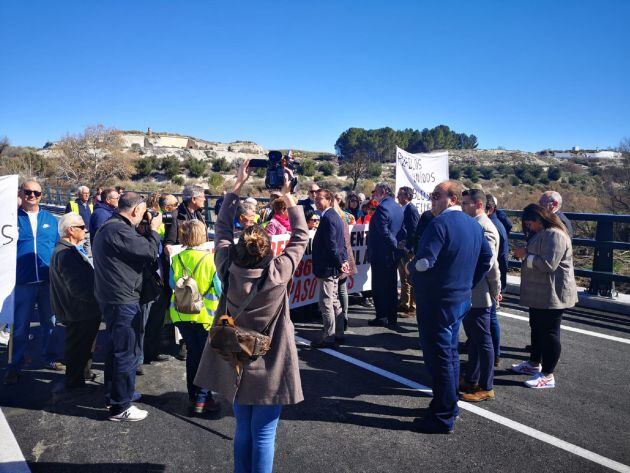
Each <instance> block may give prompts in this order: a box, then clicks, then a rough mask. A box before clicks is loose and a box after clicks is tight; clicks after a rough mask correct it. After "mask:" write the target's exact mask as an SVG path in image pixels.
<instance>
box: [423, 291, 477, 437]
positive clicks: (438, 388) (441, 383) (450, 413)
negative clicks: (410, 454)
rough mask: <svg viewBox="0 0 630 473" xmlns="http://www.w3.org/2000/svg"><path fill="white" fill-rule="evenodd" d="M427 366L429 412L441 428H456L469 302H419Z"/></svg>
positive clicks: (424, 300)
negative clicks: (462, 332) (462, 338)
mask: <svg viewBox="0 0 630 473" xmlns="http://www.w3.org/2000/svg"><path fill="white" fill-rule="evenodd" d="M416 308H417V317H418V327H419V329H420V343H421V344H422V353H423V356H424V364H425V366H426V367H427V370H428V371H429V374H430V375H431V379H432V383H433V386H432V390H433V399H432V400H431V403H430V404H429V410H430V412H431V414H432V416H433V420H434V421H435V422H436V423H437V424H438V425H440V426H442V427H444V428H448V429H452V428H453V423H454V421H455V417H456V416H457V415H458V414H459V408H458V407H457V399H458V395H457V390H458V386H459V351H458V347H459V327H460V325H461V321H462V318H463V317H464V314H465V313H466V312H467V311H468V309H469V308H470V301H466V302H461V303H455V304H452V303H451V304H448V303H440V302H431V301H427V300H426V299H422V300H416Z"/></svg>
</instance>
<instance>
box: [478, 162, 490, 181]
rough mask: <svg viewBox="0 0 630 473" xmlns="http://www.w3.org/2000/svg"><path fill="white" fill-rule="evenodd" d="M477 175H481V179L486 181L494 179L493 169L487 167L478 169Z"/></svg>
mask: <svg viewBox="0 0 630 473" xmlns="http://www.w3.org/2000/svg"><path fill="white" fill-rule="evenodd" d="M479 173H480V174H481V177H483V178H484V179H485V180H486V181H489V180H490V179H492V178H493V177H494V169H492V168H491V167H488V166H483V167H481V168H479Z"/></svg>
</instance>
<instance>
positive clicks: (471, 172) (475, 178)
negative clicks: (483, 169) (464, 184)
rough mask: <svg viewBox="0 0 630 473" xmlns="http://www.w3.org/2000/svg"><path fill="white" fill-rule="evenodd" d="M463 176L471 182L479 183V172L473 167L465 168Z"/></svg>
mask: <svg viewBox="0 0 630 473" xmlns="http://www.w3.org/2000/svg"><path fill="white" fill-rule="evenodd" d="M464 176H466V177H467V178H468V179H470V180H471V181H472V182H479V172H478V171H477V168H476V167H474V166H466V167H465V168H464Z"/></svg>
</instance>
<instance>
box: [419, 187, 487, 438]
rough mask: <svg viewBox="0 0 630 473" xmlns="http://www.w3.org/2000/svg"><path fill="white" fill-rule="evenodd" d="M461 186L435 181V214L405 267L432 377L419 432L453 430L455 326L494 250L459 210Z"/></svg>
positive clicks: (456, 378) (456, 360) (456, 358)
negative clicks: (430, 398) (428, 400)
mask: <svg viewBox="0 0 630 473" xmlns="http://www.w3.org/2000/svg"><path fill="white" fill-rule="evenodd" d="M463 190H464V186H463V184H462V183H461V182H459V181H446V182H443V183H441V184H439V185H438V186H437V187H436V188H435V190H434V191H433V193H432V194H431V205H432V207H433V208H432V211H433V213H434V214H435V215H436V217H435V218H434V219H433V220H431V221H430V222H429V224H428V225H427V228H426V230H425V231H424V233H423V235H422V239H421V240H420V243H419V245H418V252H417V254H416V256H415V258H414V259H413V260H412V261H411V262H410V263H409V264H408V266H407V268H408V270H409V272H410V276H411V279H412V281H413V287H414V291H415V295H416V307H417V317H418V327H419V329H420V341H421V343H422V352H423V355H424V362H425V365H426V367H427V369H428V371H429V374H430V375H431V378H432V381H433V386H432V389H433V400H432V401H431V404H430V405H429V414H428V415H427V416H426V417H424V418H422V419H420V418H418V419H415V420H414V426H413V427H414V430H416V431H419V432H422V433H443V434H447V433H452V432H453V423H454V421H455V417H456V416H457V415H458V412H459V411H458V408H457V388H458V385H459V353H458V351H457V349H458V344H459V327H460V325H461V321H462V318H463V317H464V315H465V314H466V312H467V311H468V309H469V308H470V300H471V293H472V288H473V287H474V286H476V285H477V283H478V282H479V281H480V280H481V278H482V277H484V276H485V274H486V273H487V272H488V270H489V269H490V265H491V262H492V251H491V249H490V246H489V245H488V242H487V241H486V239H485V238H484V237H483V229H482V228H481V226H480V225H479V224H478V223H477V222H476V221H475V219H473V218H471V217H469V216H468V215H466V214H465V213H464V212H462V208H461V201H462V192H463Z"/></svg>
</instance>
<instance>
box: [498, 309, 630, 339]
mask: <svg viewBox="0 0 630 473" xmlns="http://www.w3.org/2000/svg"><path fill="white" fill-rule="evenodd" d="M497 314H499V315H501V316H503V317H508V318H510V319H516V320H523V321H524V322H529V317H526V316H523V315H516V314H511V313H509V312H503V311H501V310H498V311H497ZM560 328H562V330H566V331H567V332H575V333H581V334H583V335H590V336H591V337H597V338H604V339H606V340H612V341H613V342H620V343H626V344H628V345H630V339H628V338H621V337H615V336H613V335H607V334H605V333H599V332H592V331H590V330H584V329H581V328H576V327H569V326H567V325H560Z"/></svg>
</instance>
